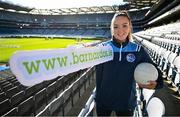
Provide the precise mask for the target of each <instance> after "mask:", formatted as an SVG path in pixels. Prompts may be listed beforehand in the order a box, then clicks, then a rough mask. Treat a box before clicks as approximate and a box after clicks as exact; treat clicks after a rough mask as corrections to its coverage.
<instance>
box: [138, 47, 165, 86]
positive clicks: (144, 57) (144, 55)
mask: <svg viewBox="0 0 180 117" xmlns="http://www.w3.org/2000/svg"><path fill="white" fill-rule="evenodd" d="M140 54H141V58H142V59H141V62H147V63H151V64H153V65H154V66H155V67H156V69H157V71H158V79H157V80H156V82H157V85H156V88H155V89H160V88H163V78H162V72H161V71H160V70H159V69H158V67H157V65H156V64H155V63H154V62H153V61H152V59H151V58H150V56H149V55H148V53H147V52H146V51H145V50H144V48H143V47H141V49H140Z"/></svg>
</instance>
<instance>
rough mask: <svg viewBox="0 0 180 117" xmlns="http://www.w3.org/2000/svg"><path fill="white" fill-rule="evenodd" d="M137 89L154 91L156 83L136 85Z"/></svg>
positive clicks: (149, 82)
mask: <svg viewBox="0 0 180 117" xmlns="http://www.w3.org/2000/svg"><path fill="white" fill-rule="evenodd" d="M138 85H139V87H141V88H146V89H155V88H156V85H157V82H156V81H148V84H140V83H138Z"/></svg>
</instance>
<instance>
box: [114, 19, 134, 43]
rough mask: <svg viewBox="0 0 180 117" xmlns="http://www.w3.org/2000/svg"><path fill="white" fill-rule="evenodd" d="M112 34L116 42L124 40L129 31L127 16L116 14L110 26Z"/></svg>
mask: <svg viewBox="0 0 180 117" xmlns="http://www.w3.org/2000/svg"><path fill="white" fill-rule="evenodd" d="M112 28H113V29H112V34H113V36H114V37H115V38H116V39H117V41H118V42H120V43H122V42H125V41H126V39H127V36H128V34H129V33H130V31H131V27H130V23H129V20H128V18H127V17H125V16H117V17H116V18H115V20H114V23H113V26H112Z"/></svg>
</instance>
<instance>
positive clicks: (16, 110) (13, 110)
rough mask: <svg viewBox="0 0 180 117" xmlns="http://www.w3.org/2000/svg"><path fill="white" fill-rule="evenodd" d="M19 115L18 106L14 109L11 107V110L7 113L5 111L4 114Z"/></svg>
mask: <svg viewBox="0 0 180 117" xmlns="http://www.w3.org/2000/svg"><path fill="white" fill-rule="evenodd" d="M17 115H18V108H17V107H14V108H13V109H11V110H10V111H8V112H7V113H5V114H4V115H3V117H4V116H8V117H9V116H17Z"/></svg>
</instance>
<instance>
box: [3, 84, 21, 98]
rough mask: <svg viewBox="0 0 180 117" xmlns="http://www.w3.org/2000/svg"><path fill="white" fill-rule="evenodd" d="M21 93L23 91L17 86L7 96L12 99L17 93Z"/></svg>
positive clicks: (8, 91)
mask: <svg viewBox="0 0 180 117" xmlns="http://www.w3.org/2000/svg"><path fill="white" fill-rule="evenodd" d="M20 91H21V90H20V89H19V88H18V87H17V86H15V87H12V88H11V89H9V90H7V92H6V96H7V97H8V98H11V97H12V96H13V95H14V94H16V93H18V92H20Z"/></svg>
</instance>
